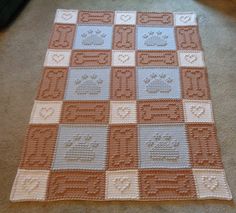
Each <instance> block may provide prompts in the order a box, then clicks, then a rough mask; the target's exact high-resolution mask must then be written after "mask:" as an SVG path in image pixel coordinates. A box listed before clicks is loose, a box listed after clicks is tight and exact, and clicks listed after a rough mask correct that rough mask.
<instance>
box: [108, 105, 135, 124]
mask: <svg viewBox="0 0 236 213" xmlns="http://www.w3.org/2000/svg"><path fill="white" fill-rule="evenodd" d="M136 114H137V111H136V101H111V102H110V123H112V124H114V123H116V124H118V123H126V124H127V123H136V122H137V118H136V117H137V115H136Z"/></svg>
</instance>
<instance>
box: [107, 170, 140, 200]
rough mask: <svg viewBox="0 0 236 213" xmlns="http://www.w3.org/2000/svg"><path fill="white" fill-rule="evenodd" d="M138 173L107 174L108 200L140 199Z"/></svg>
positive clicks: (114, 172) (116, 172)
mask: <svg viewBox="0 0 236 213" xmlns="http://www.w3.org/2000/svg"><path fill="white" fill-rule="evenodd" d="M138 198H139V188H138V171H137V170H120V171H107V172H106V199H138Z"/></svg>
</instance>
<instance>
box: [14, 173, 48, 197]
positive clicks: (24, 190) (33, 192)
mask: <svg viewBox="0 0 236 213" xmlns="http://www.w3.org/2000/svg"><path fill="white" fill-rule="evenodd" d="M48 175H49V171H47V170H24V169H19V170H18V171H17V175H16V178H15V181H14V184H13V187H12V191H11V196H10V200H11V201H20V200H45V196H46V190H47V181H48Z"/></svg>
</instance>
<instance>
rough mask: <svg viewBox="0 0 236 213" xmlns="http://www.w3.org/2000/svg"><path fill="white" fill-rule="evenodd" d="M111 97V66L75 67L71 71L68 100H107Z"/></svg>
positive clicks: (66, 93)
mask: <svg viewBox="0 0 236 213" xmlns="http://www.w3.org/2000/svg"><path fill="white" fill-rule="evenodd" d="M109 97H110V69H109V68H103V69H92V68H91V69H90V68H89V69H88V68H74V69H71V70H70V71H69V75H68V80H67V85H66V91H65V99H66V100H107V99H109Z"/></svg>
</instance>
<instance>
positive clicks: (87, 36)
mask: <svg viewBox="0 0 236 213" xmlns="http://www.w3.org/2000/svg"><path fill="white" fill-rule="evenodd" d="M111 47H112V26H91V25H87V26H78V27H77V30H76V36H75V41H74V49H85V50H92V49H93V50H94V49H98V50H104V49H111Z"/></svg>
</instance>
